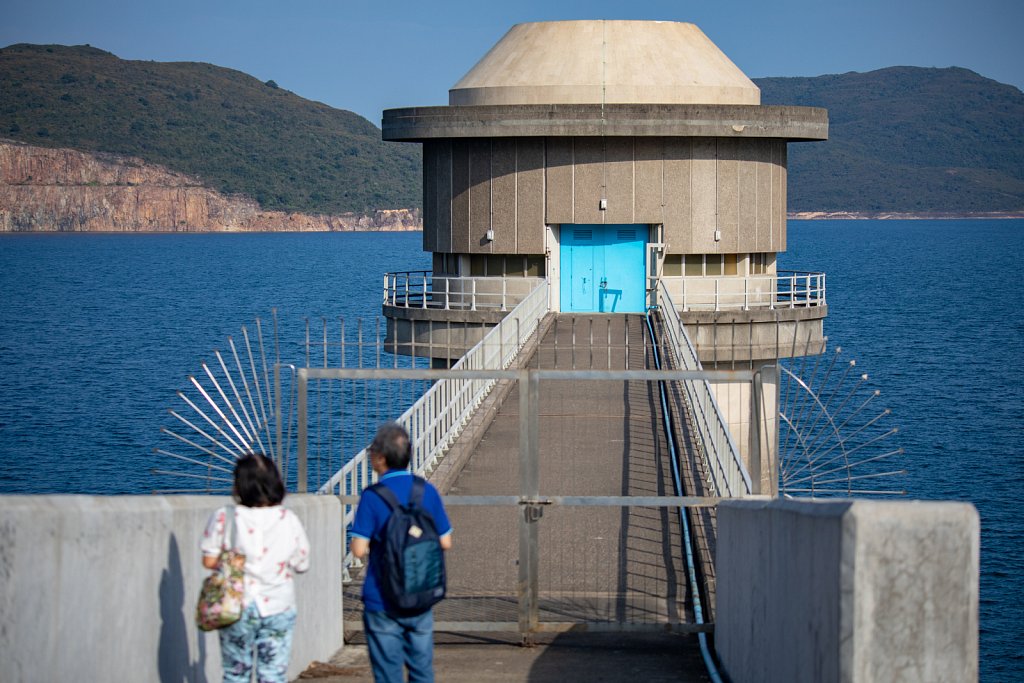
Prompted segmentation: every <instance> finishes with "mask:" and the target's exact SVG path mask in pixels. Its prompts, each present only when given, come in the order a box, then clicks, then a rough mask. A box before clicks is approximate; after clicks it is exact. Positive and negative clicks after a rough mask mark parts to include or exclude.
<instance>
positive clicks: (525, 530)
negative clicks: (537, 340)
mask: <svg viewBox="0 0 1024 683" xmlns="http://www.w3.org/2000/svg"><path fill="white" fill-rule="evenodd" d="M539 384H540V382H539V381H538V379H537V375H536V373H534V372H533V371H530V370H521V371H520V372H519V495H520V500H521V501H523V504H522V506H521V507H522V514H521V516H520V518H519V585H518V591H517V592H518V598H519V635H520V637H521V638H522V640H523V643H524V644H530V643H531V642H532V640H533V633H534V632H535V631H536V630H537V625H538V622H539V609H538V605H537V596H538V587H537V586H538V579H539V575H540V571H539V567H540V562H539V559H540V558H539V555H538V552H539V547H538V542H539V540H540V530H539V528H538V525H537V522H538V521H539V520H540V518H541V515H542V514H543V508H541V507H540V506H539V505H536V504H533V505H531V504H530V503H528V502H525V501H528V500H531V499H532V500H536V498H537V497H538V496H539V495H540V468H539V458H538V449H537V434H538V432H537V414H538V411H537V401H538V399H539V397H540V391H539Z"/></svg>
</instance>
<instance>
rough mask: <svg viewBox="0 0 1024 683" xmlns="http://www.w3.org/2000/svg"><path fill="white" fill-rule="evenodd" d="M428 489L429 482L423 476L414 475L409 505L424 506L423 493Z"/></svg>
mask: <svg viewBox="0 0 1024 683" xmlns="http://www.w3.org/2000/svg"><path fill="white" fill-rule="evenodd" d="M426 490H427V482H426V481H425V480H424V479H423V477H420V476H417V475H415V474H414V475H413V476H412V490H410V491H409V507H413V506H415V507H418V508H421V507H423V493H424V491H426Z"/></svg>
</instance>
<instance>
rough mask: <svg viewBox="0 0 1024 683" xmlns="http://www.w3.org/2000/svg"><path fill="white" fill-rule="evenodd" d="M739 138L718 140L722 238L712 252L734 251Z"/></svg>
mask: <svg viewBox="0 0 1024 683" xmlns="http://www.w3.org/2000/svg"><path fill="white" fill-rule="evenodd" d="M739 142H740V141H739V140H737V139H734V138H720V139H719V140H718V229H719V230H720V231H721V232H722V239H721V240H719V241H718V242H717V243H715V244H714V250H713V251H714V252H717V253H732V252H735V251H736V244H737V235H738V233H739V162H738V161H737V156H738V154H739V152H738V149H737V147H738V144H739Z"/></svg>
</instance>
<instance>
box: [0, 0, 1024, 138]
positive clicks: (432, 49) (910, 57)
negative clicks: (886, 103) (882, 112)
mask: <svg viewBox="0 0 1024 683" xmlns="http://www.w3.org/2000/svg"><path fill="white" fill-rule="evenodd" d="M581 8H584V9H581ZM559 19H660V20H670V21H689V22H692V23H695V24H697V25H698V26H699V27H700V28H701V29H702V30H703V31H704V33H706V34H707V35H708V37H709V38H711V40H713V41H714V42H715V43H716V44H717V45H718V46H719V47H720V48H721V49H722V50H723V51H724V52H725V53H726V54H727V55H728V56H729V57H730V58H731V59H732V60H733V61H734V62H735V63H736V64H737V66H739V67H740V68H741V69H742V70H743V71H744V72H745V73H746V74H747V75H748V76H750V77H752V78H757V77H761V76H818V75H821V74H828V73H843V72H847V71H871V70H873V69H878V68H882V67H886V66H896V65H911V66H934V67H946V66H962V67H966V68H968V69H972V70H974V71H977V72H978V73H980V74H982V75H983V76H987V77H988V78H993V79H995V80H997V81H1001V82H1003V83H1009V84H1011V85H1014V86H1016V87H1018V88H1024V37H1022V35H1021V33H1022V29H1024V0H847V1H843V2H838V1H830V0H776V1H775V2H770V1H765V0H746V1H743V2H730V1H729V0H700V1H699V2H698V1H695V0H674V1H661V0H618V1H617V2H610V1H608V0H590V2H579V0H577V1H575V2H567V1H565V0H545V1H539V0H510V1H507V2H501V1H499V2H489V1H488V0H454V1H451V2H447V1H445V0H434V1H433V2H429V1H425V0H417V1H414V2H411V1H408V0H392V1H389V0H378V1H374V2H370V1H367V0H334V1H333V2H332V1H328V0H275V1H273V2H267V1H265V0H245V1H242V0H201V1H200V0H181V1H179V2H152V1H151V0H88V1H87V2H83V0H4V2H3V5H2V6H0V46H5V45H10V44H12V43H60V44H70V45H77V44H82V43H88V44H90V45H93V46H94V47H99V48H102V49H104V50H108V51H110V52H113V53H114V54H116V55H118V56H119V57H121V58H123V59H149V60H156V61H199V62H210V63H212V64H217V65H219V66H225V67H230V68H233V69H238V70H240V71H244V72H246V73H249V74H251V75H253V76H255V77H256V78H259V79H260V80H268V79H273V80H275V81H276V82H277V83H278V84H279V85H280V86H281V87H283V88H287V89H288V90H291V91H293V92H295V93H297V94H298V95H301V96H302V97H306V98H309V99H313V100H319V101H321V102H325V103H327V104H329V105H331V106H334V107H339V108H343V109H350V110H352V111H355V112H356V113H358V114H361V115H363V116H365V117H366V118H368V119H370V120H371V121H373V122H374V123H375V124H377V125H379V124H380V113H381V110H383V109H387V108H391V107H403V106H412V105H435V104H447V97H448V88H449V87H451V86H452V85H453V84H454V83H455V82H456V81H457V80H458V79H459V78H460V77H461V76H462V75H463V74H464V73H465V72H466V71H468V70H469V69H470V67H472V66H473V64H475V63H476V61H477V60H478V59H479V58H480V57H482V56H483V54H484V53H485V52H486V51H487V50H488V49H489V48H490V46H491V45H493V44H494V43H495V42H496V41H497V40H498V39H499V38H500V37H501V36H502V35H503V34H504V33H505V31H507V30H508V28H509V27H510V26H512V25H513V24H516V23H520V22H526V21H552V20H559Z"/></svg>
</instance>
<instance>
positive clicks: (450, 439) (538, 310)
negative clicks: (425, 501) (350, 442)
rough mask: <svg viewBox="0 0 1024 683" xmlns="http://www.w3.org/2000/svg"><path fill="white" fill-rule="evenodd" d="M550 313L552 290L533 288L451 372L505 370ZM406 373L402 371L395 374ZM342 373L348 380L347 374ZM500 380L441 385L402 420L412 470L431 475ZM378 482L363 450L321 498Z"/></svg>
mask: <svg viewBox="0 0 1024 683" xmlns="http://www.w3.org/2000/svg"><path fill="white" fill-rule="evenodd" d="M547 310H548V285H547V282H546V281H544V280H541V284H540V285H539V286H537V287H535V288H534V290H533V291H532V292H530V294H529V295H528V296H527V297H526V298H525V299H523V301H522V302H521V303H520V304H519V305H518V306H516V307H515V308H514V309H513V310H512V311H511V312H509V314H508V315H506V316H505V317H504V318H502V320H501V322H500V323H498V324H497V325H496V326H495V327H494V328H492V329H491V330H490V331H489V332H488V333H487V334H486V335H485V336H484V338H483V339H481V340H480V342H479V343H477V345H476V346H474V347H473V348H472V349H470V350H469V351H467V352H466V355H464V356H463V357H462V358H461V359H460V360H459V362H457V363H456V364H455V365H454V366H452V370H504V369H506V368H508V367H509V366H510V365H511V364H512V362H513V361H514V360H515V358H516V356H517V355H518V353H519V351H520V350H521V349H522V348H523V345H524V344H526V342H527V340H529V338H530V336H531V335H533V334H534V333H535V332H536V331H537V328H538V325H539V324H540V320H541V318H543V317H544V314H545V313H547ZM396 372H401V371H396ZM337 373H339V374H343V373H344V370H338V371H337ZM496 382H497V380H495V379H462V378H460V379H442V380H439V381H438V382H436V383H435V384H434V385H433V386H432V387H431V388H430V389H429V390H428V391H427V392H426V393H425V394H424V395H423V396H421V397H420V398H419V399H418V400H417V401H416V403H414V404H413V405H412V407H411V408H409V409H408V410H407V411H405V413H403V414H402V415H401V417H399V418H398V419H397V422H399V423H400V424H401V425H403V426H404V427H405V428H406V429H407V430H408V431H409V437H410V439H411V440H412V445H413V448H412V451H413V461H412V463H411V469H412V470H413V471H414V472H415V473H417V474H421V475H424V474H426V473H428V472H430V471H432V470H433V469H434V468H435V467H436V466H437V464H438V463H439V461H440V460H441V459H442V458H443V457H444V454H445V452H446V451H447V449H448V448H449V447H450V446H451V445H452V443H454V441H455V439H456V438H457V437H458V436H459V434H460V433H461V432H462V429H463V428H464V427H465V426H466V424H467V423H468V422H469V420H470V418H471V417H472V416H473V412H474V411H475V410H476V408H477V407H478V406H479V405H480V404H481V403H482V402H483V400H484V398H486V397H487V394H488V393H489V392H490V391H491V389H492V388H493V387H494V385H495V383H496ZM372 480H373V473H372V471H371V469H370V464H369V458H368V457H367V452H366V449H365V448H364V449H363V450H361V451H360V452H359V453H357V454H356V455H355V457H353V458H352V459H351V460H350V461H349V462H347V463H346V464H345V465H344V466H343V467H342V468H341V469H340V470H338V471H337V472H336V473H335V474H334V475H333V476H332V477H331V478H330V479H329V480H328V481H327V482H326V483H325V484H324V485H323V486H321V487H320V489H319V493H326V494H340V495H345V496H355V495H358V494H359V492H360V491H362V490H363V488H365V487H366V486H367V485H369V484H370V483H371V482H372ZM354 514H355V507H354V506H353V505H346V506H345V518H344V523H345V524H348V523H350V522H351V521H352V515H354Z"/></svg>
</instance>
